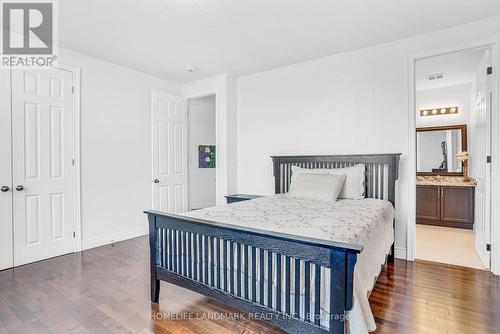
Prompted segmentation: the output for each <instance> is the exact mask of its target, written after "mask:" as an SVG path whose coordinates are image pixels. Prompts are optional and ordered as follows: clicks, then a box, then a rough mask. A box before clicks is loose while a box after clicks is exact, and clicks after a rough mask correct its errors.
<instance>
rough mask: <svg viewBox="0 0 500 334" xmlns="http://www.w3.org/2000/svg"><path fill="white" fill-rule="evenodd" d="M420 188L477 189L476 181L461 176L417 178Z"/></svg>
mask: <svg viewBox="0 0 500 334" xmlns="http://www.w3.org/2000/svg"><path fill="white" fill-rule="evenodd" d="M417 185H418V186H455V187H475V186H476V180H474V179H473V178H468V179H467V180H465V179H464V178H463V177H461V176H441V175H436V176H420V175H418V176H417Z"/></svg>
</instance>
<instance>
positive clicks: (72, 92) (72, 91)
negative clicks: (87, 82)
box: [71, 86, 75, 94]
mask: <svg viewBox="0 0 500 334" xmlns="http://www.w3.org/2000/svg"><path fill="white" fill-rule="evenodd" d="M71 94H75V87H73V86H71Z"/></svg>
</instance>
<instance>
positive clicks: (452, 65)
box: [415, 49, 486, 90]
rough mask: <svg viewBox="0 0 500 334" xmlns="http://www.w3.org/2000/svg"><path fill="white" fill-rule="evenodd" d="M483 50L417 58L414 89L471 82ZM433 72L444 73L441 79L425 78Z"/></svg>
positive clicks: (474, 76)
mask: <svg viewBox="0 0 500 334" xmlns="http://www.w3.org/2000/svg"><path fill="white" fill-rule="evenodd" d="M484 52H485V49H476V50H467V51H461V52H453V53H448V54H444V55H440V56H435V57H429V58H424V59H421V60H418V61H417V62H416V64H415V88H416V90H423V89H433V88H441V87H449V86H455V85H461V84H467V83H471V82H473V81H474V80H475V78H476V72H477V70H478V66H479V63H480V60H481V57H482V56H483V54H484ZM485 70H486V69H485ZM435 73H444V77H443V79H440V80H432V81H429V80H427V75H429V74H435Z"/></svg>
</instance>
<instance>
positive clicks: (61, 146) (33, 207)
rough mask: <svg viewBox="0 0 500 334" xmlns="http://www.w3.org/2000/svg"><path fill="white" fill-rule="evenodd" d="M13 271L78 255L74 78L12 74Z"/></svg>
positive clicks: (56, 74) (52, 72) (45, 73)
mask: <svg viewBox="0 0 500 334" xmlns="http://www.w3.org/2000/svg"><path fill="white" fill-rule="evenodd" d="M12 73H13V74H12V134H13V135H12V147H13V150H12V151H13V187H14V189H13V198H14V200H13V201H14V203H13V214H14V265H15V266H18V265H22V264H25V263H29V262H34V261H38V260H41V259H46V258H50V257H54V256H58V255H62V254H66V253H70V252H72V251H73V249H74V241H73V230H74V225H73V221H74V195H73V166H72V158H73V157H72V152H73V96H72V82H73V78H72V73H71V72H68V71H64V70H61V69H50V70H49V69H43V70H35V69H33V70H31V69H30V70H17V69H16V70H14V71H12Z"/></svg>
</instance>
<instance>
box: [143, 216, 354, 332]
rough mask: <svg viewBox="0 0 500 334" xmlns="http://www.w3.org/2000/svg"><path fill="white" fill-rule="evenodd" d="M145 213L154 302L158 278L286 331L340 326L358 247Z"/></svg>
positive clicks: (334, 329)
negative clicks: (147, 222) (147, 226)
mask: <svg viewBox="0 0 500 334" xmlns="http://www.w3.org/2000/svg"><path fill="white" fill-rule="evenodd" d="M146 213H147V214H148V218H149V242H150V256H151V301H152V302H154V303H157V302H158V297H159V291H160V280H163V281H166V282H170V283H172V284H176V285H179V286H181V287H184V288H187V289H189V290H192V291H195V292H197V293H200V294H203V295H205V296H208V297H210V298H213V299H216V300H218V301H220V302H222V303H224V304H226V305H229V306H232V307H235V308H237V309H239V310H241V311H243V312H246V313H248V314H249V315H250V316H253V317H255V319H261V320H265V321H268V322H270V323H272V324H274V325H276V326H277V327H279V328H281V329H283V330H285V331H287V332H290V333H336V334H340V333H344V330H345V325H346V321H345V320H346V317H345V315H346V311H348V310H350V309H351V308H352V304H353V274H354V265H355V263H356V258H357V254H358V253H360V252H361V250H362V247H359V246H353V245H348V244H343V243H335V242H328V241H323V240H317V239H311V238H305V237H297V236H292V235H287V234H282V233H274V232H267V231H261V230H256V229H252V228H240V227H238V228H236V227H234V226H231V225H226V224H221V223H215V222H209V221H204V220H200V219H193V218H188V217H183V216H178V215H171V214H165V213H161V212H155V211H146Z"/></svg>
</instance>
